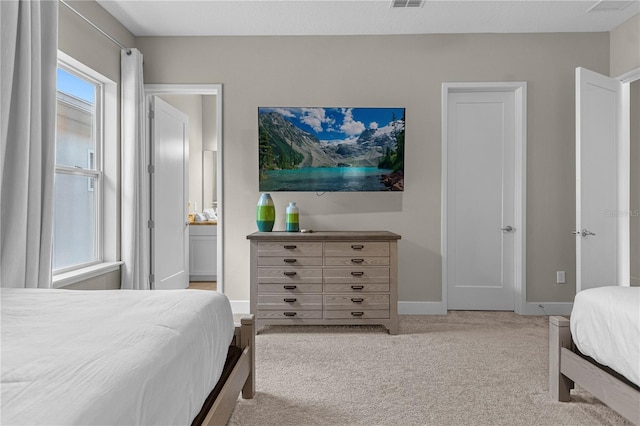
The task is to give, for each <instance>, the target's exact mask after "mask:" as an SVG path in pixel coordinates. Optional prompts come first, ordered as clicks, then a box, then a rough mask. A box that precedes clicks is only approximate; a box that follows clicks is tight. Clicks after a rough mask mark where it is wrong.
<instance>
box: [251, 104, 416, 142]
mask: <svg viewBox="0 0 640 426" xmlns="http://www.w3.org/2000/svg"><path fill="white" fill-rule="evenodd" d="M267 112H277V113H279V114H280V115H282V116H283V117H284V118H285V119H286V120H288V121H290V122H291V123H293V124H294V125H295V126H296V127H298V128H300V129H302V130H305V131H307V132H309V133H311V134H312V135H315V136H316V137H317V138H318V139H320V140H322V141H327V142H331V141H335V142H338V141H340V142H343V141H349V140H354V139H357V137H358V136H360V134H361V133H362V132H363V131H365V130H367V129H371V128H378V129H382V128H384V127H387V126H390V125H391V122H392V120H393V116H394V114H395V118H396V120H401V119H402V116H403V112H404V108H283V107H261V108H258V114H263V113H267Z"/></svg>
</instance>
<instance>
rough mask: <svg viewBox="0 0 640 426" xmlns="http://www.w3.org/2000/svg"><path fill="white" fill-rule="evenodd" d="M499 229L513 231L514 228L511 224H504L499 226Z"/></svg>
mask: <svg viewBox="0 0 640 426" xmlns="http://www.w3.org/2000/svg"><path fill="white" fill-rule="evenodd" d="M500 229H502V230H503V231H507V232H512V231H514V228H513V226H511V225H507V226H505V227H504V228H500Z"/></svg>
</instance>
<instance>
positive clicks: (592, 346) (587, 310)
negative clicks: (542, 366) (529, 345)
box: [570, 287, 640, 386]
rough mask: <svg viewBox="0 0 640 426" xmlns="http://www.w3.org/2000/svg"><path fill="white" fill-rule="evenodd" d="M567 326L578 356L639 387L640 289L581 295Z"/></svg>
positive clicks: (600, 290) (599, 290)
mask: <svg viewBox="0 0 640 426" xmlns="http://www.w3.org/2000/svg"><path fill="white" fill-rule="evenodd" d="M570 324H571V334H572V337H573V341H574V342H575V344H576V346H577V347H578V349H579V350H580V352H582V353H583V354H585V355H588V356H590V357H591V358H593V359H595V360H596V361H598V362H599V363H600V364H603V365H606V366H607V367H610V368H611V369H613V370H615V371H616V372H618V373H620V374H622V375H623V376H624V377H626V378H627V379H629V380H630V381H631V382H633V383H635V384H636V385H639V386H640V287H599V288H593V289H589V290H584V291H581V292H580V293H578V294H577V295H576V297H575V300H574V303H573V310H572V312H571V322H570Z"/></svg>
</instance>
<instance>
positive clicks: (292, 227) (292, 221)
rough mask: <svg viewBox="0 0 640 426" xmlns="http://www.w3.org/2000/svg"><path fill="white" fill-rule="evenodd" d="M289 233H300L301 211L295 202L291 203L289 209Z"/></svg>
mask: <svg viewBox="0 0 640 426" xmlns="http://www.w3.org/2000/svg"><path fill="white" fill-rule="evenodd" d="M286 223H287V232H298V231H300V211H299V210H298V207H296V203H294V202H293V201H290V202H289V206H288V207H287V217H286Z"/></svg>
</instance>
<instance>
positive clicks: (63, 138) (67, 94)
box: [56, 68, 96, 169]
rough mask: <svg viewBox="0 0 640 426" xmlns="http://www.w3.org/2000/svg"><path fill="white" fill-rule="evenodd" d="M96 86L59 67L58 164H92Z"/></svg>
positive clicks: (75, 165) (82, 166)
mask: <svg viewBox="0 0 640 426" xmlns="http://www.w3.org/2000/svg"><path fill="white" fill-rule="evenodd" d="M95 94H96V86H95V84H93V83H90V82H88V81H85V80H83V79H82V78H80V77H78V76H75V75H73V74H71V73H69V72H67V71H65V70H63V69H60V68H58V101H57V109H58V110H57V114H58V121H57V124H56V126H57V139H56V164H58V165H64V166H69V167H77V168H85V169H88V168H92V166H91V165H90V164H89V163H88V159H89V155H88V152H94V150H95V122H94V120H95V97H96V95H95Z"/></svg>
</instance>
